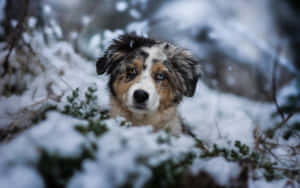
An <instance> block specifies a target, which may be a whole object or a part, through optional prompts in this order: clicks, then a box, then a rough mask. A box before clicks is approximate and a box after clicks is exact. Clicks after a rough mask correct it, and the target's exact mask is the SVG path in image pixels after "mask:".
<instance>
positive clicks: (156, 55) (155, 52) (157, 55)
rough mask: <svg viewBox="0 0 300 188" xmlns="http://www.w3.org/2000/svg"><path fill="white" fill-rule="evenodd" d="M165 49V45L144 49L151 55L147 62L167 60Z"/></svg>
mask: <svg viewBox="0 0 300 188" xmlns="http://www.w3.org/2000/svg"><path fill="white" fill-rule="evenodd" d="M163 47H164V46H163V45H154V46H152V47H144V48H142V49H143V50H144V51H145V52H147V53H148V54H149V56H148V57H147V59H146V61H148V60H151V62H152V60H153V59H157V60H162V61H164V60H166V59H167V56H166V54H165V53H164V50H163Z"/></svg>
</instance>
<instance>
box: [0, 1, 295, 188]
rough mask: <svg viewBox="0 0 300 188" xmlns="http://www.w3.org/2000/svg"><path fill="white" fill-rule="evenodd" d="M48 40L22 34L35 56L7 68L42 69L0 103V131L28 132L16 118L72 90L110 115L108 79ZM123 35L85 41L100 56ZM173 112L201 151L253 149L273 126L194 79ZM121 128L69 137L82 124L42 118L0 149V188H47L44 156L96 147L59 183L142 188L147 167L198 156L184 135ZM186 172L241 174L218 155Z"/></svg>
mask: <svg viewBox="0 0 300 188" xmlns="http://www.w3.org/2000/svg"><path fill="white" fill-rule="evenodd" d="M191 5H192V4H191ZM118 6H119V7H118V9H123V8H124V5H122V4H119V5H118ZM125 8H126V7H125ZM187 16H188V15H187ZM145 25H146V24H145V22H141V23H132V24H130V26H128V28H127V29H128V30H138V33H143V32H142V31H144V30H145ZM55 27H56V28H57V27H58V26H55ZM56 30H57V29H56ZM58 30H59V29H58ZM144 32H145V31H144ZM53 33H54V34H55V28H51V27H49V28H47V31H45V32H44V33H41V32H39V31H34V32H32V33H28V34H25V35H24V38H26V41H27V43H29V44H30V45H31V47H32V49H33V51H34V52H35V54H36V55H35V56H30V57H28V58H27V59H26V58H25V57H23V56H21V55H20V52H19V51H14V52H13V53H12V55H11V57H10V62H12V64H13V65H15V66H18V63H20V62H22V61H25V62H27V63H30V64H33V65H36V66H38V67H42V68H40V69H38V71H37V73H36V75H35V76H28V77H25V78H24V79H25V80H26V81H25V82H26V83H27V87H26V88H27V89H26V90H25V92H24V93H22V94H20V95H11V96H9V97H5V96H1V97H0V128H6V127H7V126H8V125H12V124H14V125H16V126H20V127H22V126H23V127H24V126H29V125H28V124H30V123H32V122H31V121H30V120H26V119H24V116H22V115H20V114H22V113H23V112H24V111H25V109H27V110H28V109H29V110H36V109H38V108H39V107H41V106H42V105H43V104H46V103H50V104H56V105H58V108H61V109H62V108H63V107H64V106H65V105H66V104H67V97H66V96H68V95H70V94H71V93H72V91H73V90H74V89H75V88H79V92H80V97H84V91H85V90H86V89H87V88H88V87H89V86H92V87H96V88H97V91H96V95H97V97H98V98H97V105H98V106H99V108H102V109H109V103H108V99H109V93H108V89H107V86H106V84H107V80H108V78H107V77H106V76H98V75H97V74H96V70H95V62H93V61H89V60H87V59H85V58H83V57H81V56H80V55H79V54H78V53H77V52H75V50H74V48H73V46H72V44H71V43H70V42H67V41H64V40H56V39H54V37H53V35H54V34H53ZM122 33H123V31H121V30H117V31H109V30H106V31H105V32H104V34H103V35H101V36H100V35H99V36H98V37H97V36H94V37H92V39H91V41H90V46H91V49H90V50H95V51H96V52H97V53H100V54H101V53H102V51H101V50H102V49H101V48H96V46H99V43H101V45H102V46H104V47H105V46H107V45H108V44H109V42H110V40H111V39H112V38H115V37H117V36H118V35H119V34H122ZM143 34H144V33H143ZM46 39H47V40H46ZM1 46H2V45H1ZM241 50H243V49H241ZM6 53H7V51H2V52H1V54H0V57H1V58H3V57H4V56H5V54H6ZM24 59H26V60H24ZM6 79H8V78H7V77H6ZM6 81H7V80H6ZM4 83H5V80H2V81H0V84H4ZM293 88H294V87H293V86H290V87H286V88H285V89H284V90H283V91H282V92H281V93H280V95H279V96H280V98H283V96H284V95H285V96H286V95H287V93H289V92H292V91H293ZM249 89H251V88H249ZM179 111H180V114H181V116H182V117H183V119H184V121H185V122H186V123H187V124H188V125H190V126H191V130H192V132H193V133H194V134H195V135H196V136H197V138H198V139H200V140H202V141H203V142H204V144H205V145H206V146H207V147H211V146H212V145H213V144H217V145H218V146H219V147H224V148H229V149H231V148H233V147H234V143H235V141H237V140H239V141H240V142H241V143H243V144H246V145H248V146H249V148H250V150H253V149H254V148H255V146H256V145H255V144H256V139H257V138H256V136H257V133H260V132H262V131H265V130H267V129H268V128H270V127H272V126H274V124H275V123H276V122H277V120H278V119H276V118H272V117H271V114H272V113H273V112H274V111H275V107H274V104H272V103H262V102H256V101H251V100H249V99H245V98H242V97H238V96H235V95H232V94H224V93H220V92H218V91H216V90H213V89H211V88H208V87H207V86H206V85H205V84H204V83H203V82H202V81H201V80H200V81H199V83H198V85H197V90H196V93H195V96H194V97H192V98H185V99H184V101H183V102H182V104H181V105H180V107H179ZM293 118H294V119H295V118H299V117H293ZM292 120H293V119H292ZM122 121H123V119H122V117H118V118H117V119H107V120H105V121H104V122H105V124H106V126H107V128H108V131H107V132H105V133H104V134H103V135H101V136H99V137H98V136H96V135H95V134H93V133H92V132H90V133H88V134H87V135H82V134H80V133H79V132H78V131H77V130H76V128H75V127H76V126H78V125H79V124H80V125H83V126H88V123H89V121H88V120H82V119H78V118H75V117H71V116H69V115H66V114H62V113H60V112H59V111H52V112H48V113H47V114H46V119H45V120H41V121H40V122H38V123H37V124H36V125H34V126H33V127H31V128H30V129H27V130H25V131H24V132H22V133H20V134H19V135H17V136H16V138H14V139H13V140H11V141H9V142H8V143H1V144H0V153H1V155H0V187H1V188H8V187H17V188H18V187H20V188H25V187H26V188H27V187H28V188H29V187H30V188H31V187H37V188H39V187H44V186H45V184H46V182H45V179H44V178H43V177H42V174H41V173H40V169H39V168H38V167H39V163H40V160H41V156H42V153H43V151H46V152H48V153H50V154H53V155H58V156H60V157H65V158H68V157H69V158H76V157H80V156H81V155H82V152H83V150H84V149H83V148H88V149H91V148H92V145H96V146H97V151H94V158H93V159H91V158H86V159H84V160H83V161H82V164H81V166H82V169H81V170H77V171H76V172H75V173H74V174H73V175H72V177H71V178H70V180H69V181H68V182H67V183H66V185H67V187H70V188H77V187H78V188H79V187H85V188H96V187H99V186H100V187H105V188H106V187H107V188H109V187H120V186H122V185H124V184H125V183H128V181H130V182H131V183H132V185H133V186H134V187H141V186H142V185H143V184H144V183H145V182H147V181H148V180H149V179H150V178H151V177H152V171H151V168H152V167H155V166H158V165H159V164H162V163H164V162H167V161H169V160H171V161H174V162H180V161H181V160H184V159H185V157H187V156H188V155H189V154H194V155H195V156H199V155H200V154H201V153H202V151H201V149H199V147H197V143H196V142H195V139H193V138H192V137H190V136H188V135H180V136H179V137H175V136H171V135H168V134H167V133H166V132H163V131H162V132H158V133H154V132H153V131H152V128H151V127H150V126H144V127H127V126H120V124H122ZM280 143H281V144H299V141H297V140H292V141H289V142H285V141H284V140H280ZM286 152H288V151H285V150H282V149H281V148H279V149H278V150H276V151H275V150H274V153H275V154H285V153H286ZM293 160H295V161H296V164H297V161H298V164H299V160H300V158H299V156H296V157H295V158H293ZM141 161H142V162H141ZM296 168H297V166H295V169H296ZM189 169H190V170H191V172H193V173H194V174H197V173H198V172H199V171H200V170H201V171H204V172H207V173H209V174H210V175H211V176H212V177H213V178H214V180H215V181H216V182H217V183H219V184H220V185H225V186H226V185H229V184H230V183H231V181H232V180H233V179H235V178H238V176H239V175H240V172H241V170H242V168H241V167H240V165H239V164H238V163H237V162H232V161H231V162H230V161H228V160H226V159H224V158H223V157H221V156H217V157H211V158H207V159H203V158H196V159H195V160H194V161H193V162H192V164H191V165H190V166H189ZM57 173H58V174H59V172H57ZM256 178H257V177H256ZM256 178H252V177H251V174H249V181H248V186H249V187H253V188H254V187H261V188H265V187H274V188H276V187H278V188H279V187H283V186H285V185H287V184H288V182H290V180H289V179H288V178H283V179H281V180H274V181H271V182H267V181H266V180H265V178H264V177H263V176H262V177H259V178H258V179H256ZM295 185H296V183H295Z"/></svg>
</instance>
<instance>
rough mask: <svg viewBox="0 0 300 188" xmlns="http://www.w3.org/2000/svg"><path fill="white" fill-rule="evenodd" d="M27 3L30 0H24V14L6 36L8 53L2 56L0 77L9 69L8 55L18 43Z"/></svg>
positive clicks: (25, 17) (26, 15)
mask: <svg viewBox="0 0 300 188" xmlns="http://www.w3.org/2000/svg"><path fill="white" fill-rule="evenodd" d="M29 3H30V0H25V10H24V15H23V17H22V18H21V19H20V20H19V22H18V25H17V26H16V28H15V30H14V32H12V33H11V35H10V36H9V37H8V42H7V43H8V53H7V55H6V56H5V58H4V61H3V69H4V71H3V73H2V75H1V77H4V76H5V75H6V74H7V72H8V70H9V57H10V55H11V53H12V51H13V49H14V48H15V46H16V44H17V43H18V41H19V39H20V38H21V36H22V33H23V31H24V28H25V27H24V25H25V21H26V19H27V17H28V12H29Z"/></svg>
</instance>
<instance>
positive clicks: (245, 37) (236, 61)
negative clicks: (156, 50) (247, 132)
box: [0, 0, 300, 101]
mask: <svg viewBox="0 0 300 188" xmlns="http://www.w3.org/2000/svg"><path fill="white" fill-rule="evenodd" d="M0 2H1V3H0V6H2V7H3V8H4V9H3V10H4V11H5V15H6V18H5V19H4V16H3V13H2V16H1V15H0V18H1V20H0V21H1V22H2V24H3V26H4V27H2V28H1V30H0V36H1V39H2V40H5V37H6V36H8V34H10V33H11V32H12V31H13V29H14V27H16V25H14V23H17V22H18V21H20V20H21V19H23V15H24V14H25V11H26V10H27V9H26V6H27V3H28V2H29V0H9V1H4V0H1V1H0ZM299 4H300V3H299V2H298V1H297V0H286V1H281V0H251V1H244V0H232V1H225V0H187V1H182V0H181V1H180V0H85V1H80V0H68V1H61V0H31V1H30V3H29V7H28V14H29V16H30V17H31V16H32V17H34V18H35V19H32V20H31V21H32V22H34V24H36V25H37V27H43V28H44V30H45V32H46V33H47V32H48V33H49V32H52V33H54V34H55V35H56V36H57V37H58V38H61V39H64V40H69V41H71V42H72V43H73V44H74V48H75V49H76V51H77V52H79V53H80V54H81V55H82V56H84V57H87V58H89V59H90V60H96V59H97V58H98V57H100V56H101V55H102V54H101V53H102V52H103V49H105V47H106V46H103V40H108V41H109V40H111V39H112V38H115V37H116V36H118V35H119V34H122V33H124V32H129V33H130V32H135V33H137V34H139V35H144V36H149V37H152V38H155V39H159V40H164V41H170V42H172V43H175V44H177V45H179V46H181V47H184V48H186V49H189V50H191V51H192V52H193V54H195V56H196V57H197V58H199V59H202V60H203V67H204V72H205V77H204V81H205V83H206V84H207V85H208V86H209V87H212V88H215V89H218V90H221V91H224V92H230V93H234V94H236V95H239V96H244V97H247V98H250V99H254V100H259V101H270V100H272V97H271V89H272V84H271V82H272V72H273V69H274V62H275V59H277V60H278V62H277V63H278V66H277V68H276V72H277V83H276V84H277V87H278V88H280V87H282V86H284V85H286V84H287V83H288V82H289V81H291V80H292V79H294V78H295V77H296V76H297V75H299V70H300V54H299V50H300V35H299V33H300V24H299V15H300V5H299ZM26 14H27V13H26ZM56 25H59V26H60V27H58V26H57V27H56Z"/></svg>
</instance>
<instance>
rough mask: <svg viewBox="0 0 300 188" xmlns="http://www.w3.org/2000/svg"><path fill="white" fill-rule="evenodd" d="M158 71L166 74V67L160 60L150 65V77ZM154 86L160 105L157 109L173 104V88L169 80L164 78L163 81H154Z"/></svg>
mask: <svg viewBox="0 0 300 188" xmlns="http://www.w3.org/2000/svg"><path fill="white" fill-rule="evenodd" d="M160 72H162V73H165V74H167V72H168V69H167V68H166V67H165V66H164V65H163V63H161V62H159V63H155V64H154V65H153V67H152V77H154V76H155V74H156V73H160ZM155 86H156V90H157V92H158V93H159V95H160V106H159V108H158V111H164V110H166V109H167V108H169V107H171V106H174V103H173V101H174V97H175V94H174V88H173V87H172V85H171V84H170V82H169V80H168V79H165V80H163V81H159V82H156V83H155Z"/></svg>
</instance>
